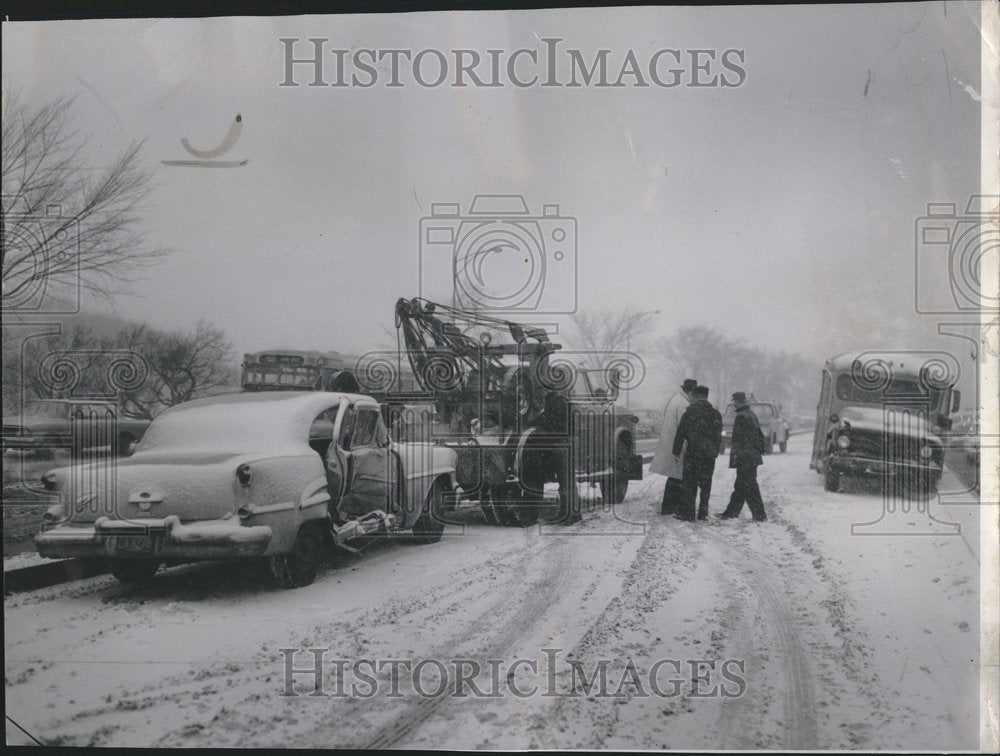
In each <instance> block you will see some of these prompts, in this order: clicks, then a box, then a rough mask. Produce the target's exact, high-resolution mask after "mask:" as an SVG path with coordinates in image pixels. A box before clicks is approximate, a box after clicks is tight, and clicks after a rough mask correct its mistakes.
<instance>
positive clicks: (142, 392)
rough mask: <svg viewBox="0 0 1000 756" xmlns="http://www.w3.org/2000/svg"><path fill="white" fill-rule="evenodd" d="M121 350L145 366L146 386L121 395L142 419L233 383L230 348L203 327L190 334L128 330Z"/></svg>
mask: <svg viewBox="0 0 1000 756" xmlns="http://www.w3.org/2000/svg"><path fill="white" fill-rule="evenodd" d="M117 346H118V347H121V348H125V349H128V350H130V351H132V352H135V353H137V354H138V355H140V356H141V357H142V359H143V360H144V362H145V370H146V372H147V375H146V380H145V382H144V383H143V385H142V386H140V387H138V388H137V389H135V390H134V391H125V392H123V394H122V404H123V406H124V408H125V409H126V410H127V411H128V412H129V413H131V414H134V415H137V416H139V417H146V418H152V417H153V416H154V415H156V414H157V412H158V411H159V410H161V409H163V408H164V407H170V406H173V405H175V404H180V403H181V402H186V401H188V400H190V399H193V398H195V397H196V396H202V395H205V394H209V393H212V392H213V391H217V390H218V389H221V388H224V387H228V386H230V385H231V384H232V382H233V380H234V379H235V370H234V367H235V357H234V354H233V345H232V343H231V342H230V341H229V340H228V339H227V338H226V335H225V333H224V332H223V331H222V330H220V329H218V328H215V327H214V326H211V325H209V324H207V323H205V322H200V323H198V326H197V328H196V329H195V330H194V332H193V333H187V334H185V333H166V332H163V331H157V330H154V329H152V328H150V327H149V326H147V325H145V324H142V325H134V326H130V327H128V328H126V329H124V330H123V331H122V332H121V334H120V335H119V338H118V340H117Z"/></svg>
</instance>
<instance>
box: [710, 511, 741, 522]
mask: <svg viewBox="0 0 1000 756" xmlns="http://www.w3.org/2000/svg"><path fill="white" fill-rule="evenodd" d="M715 516H716V517H718V518H719V519H720V520H732V519H733V518H734V517H736V516H737V515H734V514H728V513H726V512H719V513H717V514H716V515H715Z"/></svg>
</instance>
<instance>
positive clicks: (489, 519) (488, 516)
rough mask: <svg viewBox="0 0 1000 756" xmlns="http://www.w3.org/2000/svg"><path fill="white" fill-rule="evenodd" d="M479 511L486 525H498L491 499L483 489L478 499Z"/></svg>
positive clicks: (488, 493) (486, 490) (487, 491)
mask: <svg viewBox="0 0 1000 756" xmlns="http://www.w3.org/2000/svg"><path fill="white" fill-rule="evenodd" d="M479 509H480V510H482V513H483V519H484V520H486V524H487V525H499V524H500V520H498V519H497V513H496V510H494V509H493V499H492V498H491V497H490V492H489V490H488V489H486V488H484V489H483V492H482V494H481V495H480V499H479Z"/></svg>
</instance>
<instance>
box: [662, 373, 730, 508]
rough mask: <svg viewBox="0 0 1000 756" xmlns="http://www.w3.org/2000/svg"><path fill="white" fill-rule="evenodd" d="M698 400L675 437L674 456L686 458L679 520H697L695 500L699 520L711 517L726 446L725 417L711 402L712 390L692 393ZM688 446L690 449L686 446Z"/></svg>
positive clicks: (678, 427)
mask: <svg viewBox="0 0 1000 756" xmlns="http://www.w3.org/2000/svg"><path fill="white" fill-rule="evenodd" d="M691 395H692V397H693V398H694V401H693V402H692V403H691V406H689V407H688V408H687V409H686V410H685V411H684V415H683V416H682V417H681V422H680V425H678V426H677V434H676V435H675V436H674V446H673V452H674V457H676V458H677V459H680V456H681V454H682V453H683V455H684V463H683V469H684V489H685V493H686V496H685V497H684V505H683V507H682V508H681V510H680V511H679V512H678V513H677V519H679V520H693V519H694V510H695V500H696V499H697V497H698V489H699V488H700V489H701V500H700V501H699V502H698V519H699V520H705V519H707V518H708V499H709V497H710V496H711V495H712V474H713V473H714V472H715V459H716V457H718V456H719V445H720V444H721V443H722V415H720V414H719V411H718V410H717V409H716V408H715V407H713V406H712V405H711V403H710V402H709V401H708V387H707V386H695V387H694V389H692V391H691ZM685 444H686V446H685Z"/></svg>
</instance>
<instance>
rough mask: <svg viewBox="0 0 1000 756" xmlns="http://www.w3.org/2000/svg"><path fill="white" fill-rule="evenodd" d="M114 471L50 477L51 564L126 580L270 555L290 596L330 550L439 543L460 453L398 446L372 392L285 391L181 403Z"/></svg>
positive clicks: (43, 538)
mask: <svg viewBox="0 0 1000 756" xmlns="http://www.w3.org/2000/svg"><path fill="white" fill-rule="evenodd" d="M102 465H103V468H102ZM106 470H107V463H106V462H103V461H100V460H98V461H95V462H93V463H91V464H89V465H77V466H76V467H73V468H62V469H59V470H53V471H51V472H49V473H47V474H46V475H44V476H43V477H42V482H43V484H44V485H45V488H46V489H48V490H49V491H53V492H56V493H58V494H59V496H60V502H59V503H58V504H57V505H55V506H53V507H51V508H50V509H49V510H48V512H46V514H45V517H44V525H43V528H44V529H43V531H42V532H41V533H40V534H39V535H37V536H36V537H35V544H36V546H37V548H38V551H39V553H40V554H41V555H42V556H43V557H50V558H66V557H77V558H99V559H107V560H108V561H109V563H110V567H111V572H112V574H114V576H115V577H117V578H118V579H119V580H121V581H123V582H134V581H139V580H144V579H148V578H151V577H152V576H153V575H154V574H155V573H156V571H157V570H158V569H159V566H160V565H161V564H163V563H170V564H176V563H181V562H191V561H199V560H205V559H229V558H238V557H264V558H266V559H267V561H268V564H269V566H270V571H271V574H272V576H273V577H274V579H275V581H276V582H277V583H278V584H279V585H280V586H282V587H286V588H293V587H297V586H303V585H308V584H309V583H311V582H312V581H313V579H314V578H315V576H316V570H317V567H318V563H319V561H320V557H321V551H322V549H323V548H324V547H325V546H340V545H344V546H348V548H350V546H349V545H348V544H349V542H351V541H357V539H359V538H361V537H362V536H367V535H374V534H377V533H396V532H405V533H406V534H407V535H409V536H410V537H412V538H413V539H414V540H417V541H418V542H422V543H433V542H435V541H437V540H439V539H440V538H441V534H442V532H443V530H444V520H443V519H442V515H443V512H444V508H445V505H446V497H447V496H448V494H449V493H450V492H451V491H452V490H453V489H454V471H455V452H454V450H452V449H448V448H445V447H443V446H436V445H433V444H402V443H395V442H393V441H392V440H390V438H389V435H388V433H387V431H386V427H385V424H384V423H383V421H382V416H381V411H380V407H379V405H378V403H377V402H376V401H375V400H374V399H372V398H371V397H368V396H363V395H359V394H344V393H338V392H324V391H314V392H284V391H275V392H260V393H240V394H226V395H220V396H214V397H209V398H205V399H198V400H195V401H191V402H186V403H184V404H180V405H177V406H175V407H171V408H170V409H168V410H166V411H164V412H163V413H162V414H160V415H159V416H157V418H156V419H155V420H154V421H153V423H152V425H150V427H149V431H148V432H147V433H146V435H145V437H144V438H143V440H142V442H141V443H140V444H139V446H138V447H137V448H136V451H135V454H134V455H132V457H131V458H130V459H127V460H124V461H121V462H118V463H117V464H116V466H115V469H114V475H111V476H109V475H104V474H102V471H106Z"/></svg>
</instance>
